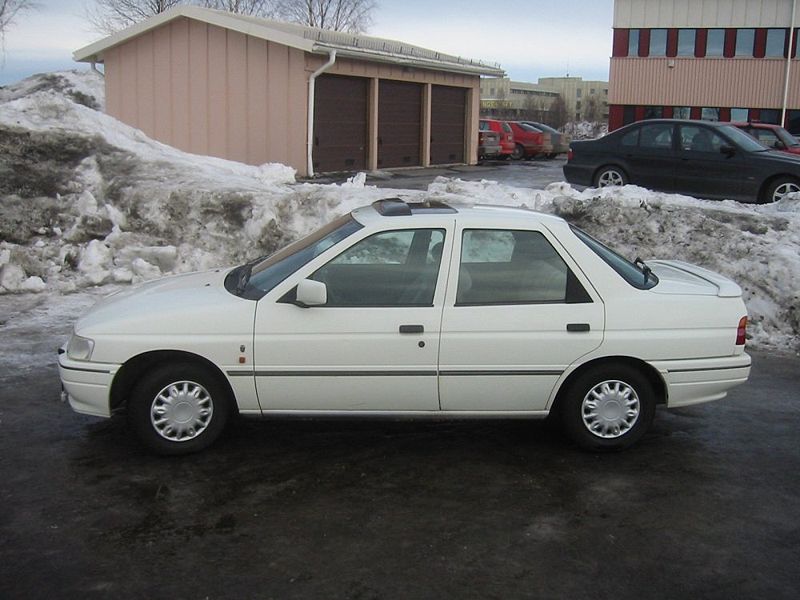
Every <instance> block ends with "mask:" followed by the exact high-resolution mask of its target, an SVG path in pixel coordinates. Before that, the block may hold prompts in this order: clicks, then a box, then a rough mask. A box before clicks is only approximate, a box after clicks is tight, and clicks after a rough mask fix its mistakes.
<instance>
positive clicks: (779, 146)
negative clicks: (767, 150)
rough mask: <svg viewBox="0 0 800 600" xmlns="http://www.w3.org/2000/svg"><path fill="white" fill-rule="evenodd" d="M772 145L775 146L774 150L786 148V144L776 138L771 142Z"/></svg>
mask: <svg viewBox="0 0 800 600" xmlns="http://www.w3.org/2000/svg"><path fill="white" fill-rule="evenodd" d="M772 147H773V148H775V149H776V150H783V149H785V148H786V144H784V143H783V142H782V141H780V140H776V141H775V143H774V144H772Z"/></svg>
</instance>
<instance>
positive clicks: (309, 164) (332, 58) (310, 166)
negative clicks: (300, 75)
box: [306, 50, 336, 177]
mask: <svg viewBox="0 0 800 600" xmlns="http://www.w3.org/2000/svg"><path fill="white" fill-rule="evenodd" d="M335 62H336V50H330V51H329V52H328V62H326V63H325V64H324V65H322V66H321V67H320V68H319V69H317V70H316V71H314V72H313V73H312V74H311V76H310V77H309V78H308V135H307V138H306V170H307V171H308V173H307V176H308V177H313V176H314V159H313V156H312V154H313V150H314V88H315V85H314V84H315V83H316V80H317V77H318V76H319V75H322V74H323V73H324V72H325V71H327V70H328V69H330V68H331V67H332V66H333V63H335Z"/></svg>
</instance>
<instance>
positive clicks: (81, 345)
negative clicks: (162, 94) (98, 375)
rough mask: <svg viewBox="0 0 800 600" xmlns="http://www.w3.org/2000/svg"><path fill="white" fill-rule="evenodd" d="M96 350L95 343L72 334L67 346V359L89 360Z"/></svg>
mask: <svg viewBox="0 0 800 600" xmlns="http://www.w3.org/2000/svg"><path fill="white" fill-rule="evenodd" d="M92 350H94V341H93V340H90V339H89V338H85V337H81V336H79V335H75V334H74V333H73V334H72V337H71V338H69V343H68V344H67V357H68V358H70V359H71V360H89V359H90V358H91V357H92Z"/></svg>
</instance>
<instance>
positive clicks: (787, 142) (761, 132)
mask: <svg viewBox="0 0 800 600" xmlns="http://www.w3.org/2000/svg"><path fill="white" fill-rule="evenodd" d="M731 124H732V125H736V127H738V128H739V129H741V130H742V131H744V132H745V133H748V134H750V135H751V136H753V137H754V138H756V139H757V140H758V141H759V142H761V143H762V144H764V145H765V146H766V147H767V148H771V149H773V150H780V151H781V152H788V153H789V154H800V142H798V141H797V138H796V137H794V136H793V135H792V134H791V133H789V132H788V131H786V130H785V129H784V128H783V127H781V126H780V125H772V124H770V123H753V122H751V123H731Z"/></svg>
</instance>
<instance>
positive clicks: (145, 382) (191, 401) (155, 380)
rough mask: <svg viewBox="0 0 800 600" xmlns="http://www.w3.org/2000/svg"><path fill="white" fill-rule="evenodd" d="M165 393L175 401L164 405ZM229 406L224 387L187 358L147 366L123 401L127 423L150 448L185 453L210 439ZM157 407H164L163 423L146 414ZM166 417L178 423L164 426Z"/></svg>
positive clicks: (220, 428)
mask: <svg viewBox="0 0 800 600" xmlns="http://www.w3.org/2000/svg"><path fill="white" fill-rule="evenodd" d="M167 398H172V399H177V400H178V402H177V403H176V404H173V405H172V406H169V403H168V402H167V403H166V404H165V399H167ZM157 403H158V405H159V406H158V407H157V406H156V404H157ZM232 406H233V400H232V398H231V397H230V393H229V391H228V390H227V388H226V387H225V386H224V385H222V384H221V383H220V382H219V380H218V379H217V377H215V376H214V375H212V374H211V373H209V371H208V369H204V368H202V367H200V366H198V365H195V364H192V363H176V364H168V365H164V366H161V367H158V368H156V369H153V370H152V371H149V372H148V373H146V374H145V375H144V376H143V377H142V379H140V380H139V382H138V383H137V384H136V385H135V387H134V388H133V392H132V394H131V399H130V401H129V403H128V422H129V423H130V426H131V428H132V429H133V430H134V432H136V435H137V437H138V438H139V440H140V441H141V442H142V444H144V445H145V446H146V447H147V448H148V449H149V450H151V451H152V452H155V453H156V454H162V455H178V454H190V453H192V452H199V451H200V450H204V449H205V448H207V447H208V446H210V445H211V444H212V443H214V441H216V439H217V438H218V437H219V436H220V434H221V433H222V431H223V429H224V428H225V424H226V423H227V421H228V418H229V417H230V413H231V409H232ZM157 410H163V411H165V413H164V414H165V418H166V419H167V424H166V425H163V424H162V425H160V426H157V424H156V422H155V421H154V420H153V419H151V415H152V414H154V413H155V412H156V411H157ZM170 413H171V416H172V419H169V418H168V417H169V416H170ZM170 421H172V423H175V424H177V425H179V427H177V428H172V429H170ZM198 429H199V431H197V430H198Z"/></svg>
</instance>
